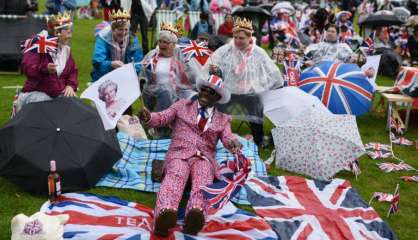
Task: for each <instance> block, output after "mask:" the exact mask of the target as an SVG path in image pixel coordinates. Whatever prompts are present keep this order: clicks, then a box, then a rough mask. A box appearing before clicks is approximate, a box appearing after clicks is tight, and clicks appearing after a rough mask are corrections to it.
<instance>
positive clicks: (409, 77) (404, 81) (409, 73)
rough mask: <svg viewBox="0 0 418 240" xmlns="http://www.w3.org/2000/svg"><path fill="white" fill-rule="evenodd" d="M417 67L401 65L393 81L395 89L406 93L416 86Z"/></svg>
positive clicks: (417, 82) (417, 85) (417, 84)
mask: <svg viewBox="0 0 418 240" xmlns="http://www.w3.org/2000/svg"><path fill="white" fill-rule="evenodd" d="M417 79H418V69H417V68H415V67H403V68H401V71H399V73H398V76H397V77H396V81H395V90H397V91H403V92H404V93H406V94H408V93H409V92H413V91H414V90H415V89H417V88H418V81H417Z"/></svg>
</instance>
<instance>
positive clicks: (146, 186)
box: [96, 132, 267, 205]
mask: <svg viewBox="0 0 418 240" xmlns="http://www.w3.org/2000/svg"><path fill="white" fill-rule="evenodd" d="M117 137H118V140H119V145H120V148H121V150H122V154H123V157H122V159H120V160H119V161H118V162H116V164H115V165H114V166H113V168H112V170H111V171H110V172H109V173H108V174H107V175H105V176H104V177H103V178H102V179H101V180H100V181H99V182H98V183H97V184H96V186H98V187H113V188H129V189H135V190H139V191H145V192H158V191H159V189H160V183H158V182H153V181H152V179H151V170H152V160H153V159H157V160H164V157H165V154H166V153H167V150H168V146H169V145H170V142H171V140H170V139H160V140H137V139H134V138H132V137H129V136H128V135H126V134H124V133H121V132H119V133H118V135H117ZM239 140H240V142H241V143H242V145H243V148H242V150H241V152H242V154H244V155H245V156H246V157H247V158H248V159H250V160H251V163H252V166H251V172H250V174H249V176H257V177H259V176H267V170H266V167H265V165H264V163H263V161H262V160H261V159H260V157H259V156H258V148H257V146H256V145H255V144H254V143H253V142H251V141H248V140H246V139H244V138H241V137H240V138H239ZM230 159H234V156H233V155H232V154H231V153H230V152H228V150H227V149H226V148H224V147H223V145H222V143H221V142H218V145H217V146H216V160H217V161H218V163H220V162H222V161H225V160H230ZM232 201H233V202H235V203H239V204H247V205H249V202H248V201H247V192H246V189H245V188H242V189H241V190H240V192H239V193H238V194H237V195H236V196H235V197H234V198H233V199H232Z"/></svg>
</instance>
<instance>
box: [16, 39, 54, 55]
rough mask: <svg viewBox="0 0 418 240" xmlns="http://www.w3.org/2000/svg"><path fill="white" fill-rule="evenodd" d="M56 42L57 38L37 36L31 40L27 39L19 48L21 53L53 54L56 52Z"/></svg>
mask: <svg viewBox="0 0 418 240" xmlns="http://www.w3.org/2000/svg"><path fill="white" fill-rule="evenodd" d="M57 41H58V38H57V37H53V36H49V35H44V34H37V35H36V36H35V37H33V38H32V39H27V40H26V41H25V42H24V43H23V44H22V45H21V48H22V51H23V53H27V52H34V53H55V52H56V51H57V45H58V42H57Z"/></svg>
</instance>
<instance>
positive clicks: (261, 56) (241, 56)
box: [205, 19, 283, 147]
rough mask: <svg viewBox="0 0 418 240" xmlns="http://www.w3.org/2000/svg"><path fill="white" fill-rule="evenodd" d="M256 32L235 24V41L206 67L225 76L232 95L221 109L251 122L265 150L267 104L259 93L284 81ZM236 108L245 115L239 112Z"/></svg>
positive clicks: (247, 24)
mask: <svg viewBox="0 0 418 240" xmlns="http://www.w3.org/2000/svg"><path fill="white" fill-rule="evenodd" d="M252 33H253V26H252V22H251V21H250V20H247V19H238V20H237V21H236V22H235V23H234V28H233V37H234V39H233V41H230V42H229V43H228V44H226V45H224V46H222V47H220V48H219V49H217V50H216V51H215V52H214V53H213V54H212V55H211V59H209V60H208V62H207V63H206V66H205V67H206V68H207V69H208V71H209V72H212V73H214V72H218V73H222V77H223V79H224V81H225V86H226V87H227V88H228V89H229V90H230V91H231V93H232V95H231V100H230V102H229V103H228V104H224V105H220V106H219V109H220V110H221V111H224V112H227V113H229V114H231V115H232V116H233V117H234V118H235V119H240V118H241V120H245V121H248V122H250V128H251V133H252V134H253V137H254V142H255V143H256V144H257V145H258V146H261V147H264V146H265V143H264V133H263V104H262V102H261V100H260V96H259V94H260V93H262V92H264V91H267V90H270V89H275V88H278V87H281V86H282V85H283V78H282V75H281V73H280V70H279V69H278V68H277V66H276V65H275V64H274V62H273V61H272V60H271V59H270V57H269V56H268V55H267V53H266V52H265V51H264V50H263V49H262V48H261V47H259V46H257V45H256V43H255V38H254V37H252ZM236 107H240V108H241V109H242V110H243V112H244V114H242V112H241V113H237V112H236V110H237V108H236Z"/></svg>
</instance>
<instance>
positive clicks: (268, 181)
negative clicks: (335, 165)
mask: <svg viewBox="0 0 418 240" xmlns="http://www.w3.org/2000/svg"><path fill="white" fill-rule="evenodd" d="M246 189H247V192H248V194H249V198H248V199H249V200H250V202H251V205H252V206H253V208H254V210H255V212H256V213H257V215H259V216H262V217H264V218H265V219H266V220H267V221H268V222H269V223H270V225H271V226H272V227H273V229H274V231H276V233H277V234H278V237H279V239H350V240H351V239H353V240H354V239H397V237H396V235H395V233H394V232H393V231H392V230H391V229H390V227H389V226H388V225H387V224H386V223H385V222H384V221H383V220H382V219H381V218H380V217H379V215H378V214H377V212H376V211H375V210H374V209H373V208H372V207H370V206H369V205H368V204H367V203H366V202H364V200H362V199H361V197H360V196H359V195H358V194H357V192H356V191H355V190H354V189H353V188H352V187H351V184H350V183H349V182H348V181H346V180H343V179H334V180H332V181H329V182H326V181H318V180H308V179H305V178H302V177H296V176H279V177H263V178H251V179H249V180H248V181H247V184H246Z"/></svg>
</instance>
